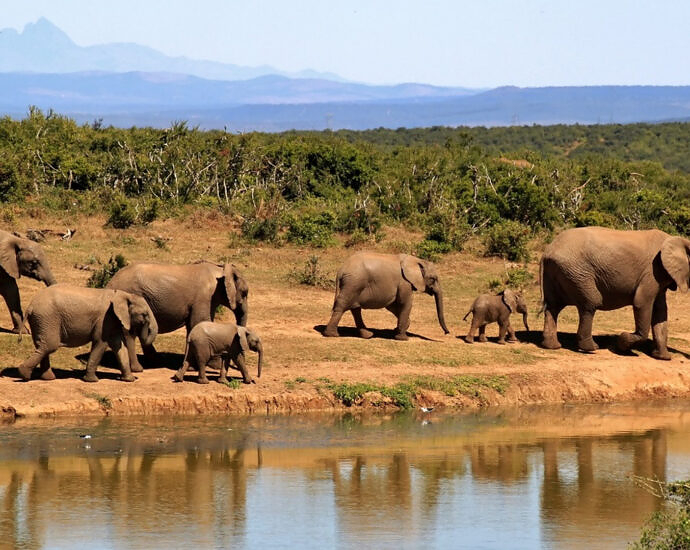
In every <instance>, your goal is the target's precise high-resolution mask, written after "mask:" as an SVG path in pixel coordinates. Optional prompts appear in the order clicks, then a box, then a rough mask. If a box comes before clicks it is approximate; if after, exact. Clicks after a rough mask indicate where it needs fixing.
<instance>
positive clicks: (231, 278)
mask: <svg viewBox="0 0 690 550" xmlns="http://www.w3.org/2000/svg"><path fill="white" fill-rule="evenodd" d="M0 268H2V269H0V293H2V296H3V298H4V299H5V301H6V303H7V306H8V308H9V310H10V313H11V316H12V321H13V325H14V327H13V332H17V333H19V335H20V336H19V337H20V339H21V334H22V332H24V331H25V330H26V328H25V324H26V323H27V322H28V325H29V327H30V328H31V336H32V338H33V342H34V346H35V351H34V353H33V354H32V355H31V356H30V357H29V358H27V359H26V360H25V361H24V362H23V363H22V364H21V365H20V366H19V369H18V370H19V374H20V376H21V377H22V378H23V379H25V380H29V379H31V378H32V377H40V378H41V379H44V380H51V379H53V378H55V375H54V373H53V372H52V370H51V367H50V354H51V353H53V352H54V351H56V350H57V349H58V348H59V347H61V346H67V347H76V346H82V345H85V344H87V343H91V352H90V354H89V358H88V361H87V366H86V374H85V376H84V380H85V381H87V382H96V381H97V380H98V378H97V376H96V368H97V366H98V364H99V362H100V360H101V358H102V356H103V353H104V352H105V351H106V349H107V348H110V349H112V351H113V352H114V353H115V356H116V359H117V363H118V366H119V368H120V370H121V380H124V381H132V380H134V379H135V377H134V375H133V374H132V373H133V372H141V371H142V370H143V368H142V366H141V364H140V363H139V360H138V358H137V355H136V347H135V344H136V340H137V339H138V340H139V341H140V343H141V346H142V349H143V351H144V356H145V358H146V360H147V362H150V361H151V360H152V359H153V358H154V357H155V353H156V352H155V348H154V347H153V342H154V339H155V338H156V336H157V334H161V333H167V332H172V331H174V330H177V329H178V328H181V327H185V328H186V330H187V338H186V345H185V355H184V361H183V364H182V367H181V368H180V369H179V371H177V373H176V374H175V376H174V377H173V379H174V380H177V381H180V382H181V381H183V379H184V374H185V372H186V371H187V369H188V368H189V366H193V367H194V368H196V369H197V370H198V372H199V377H198V381H199V382H200V383H208V378H207V376H206V366H207V365H212V366H214V367H215V368H218V369H219V371H220V376H219V381H220V382H226V381H227V369H228V367H229V366H230V364H231V362H232V363H234V365H235V366H236V367H237V368H238V369H239V370H240V372H241V373H242V379H243V381H244V382H245V383H251V382H253V379H252V377H251V375H250V374H249V372H248V371H247V368H246V364H245V357H244V354H245V352H246V351H247V350H252V351H255V352H257V353H258V356H259V363H258V376H261V366H262V362H263V346H262V343H261V339H260V337H259V336H258V335H257V334H256V332H255V331H253V330H251V329H249V328H247V327H246V325H247V318H248V312H249V309H248V293H249V286H248V284H247V281H246V280H245V278H244V277H243V276H242V274H241V273H240V272H239V271H238V270H237V268H236V267H235V266H234V265H232V264H224V265H217V264H213V263H210V262H205V261H202V262H197V263H193V264H188V265H170V264H153V263H140V264H134V265H131V266H127V267H124V268H123V269H121V270H120V271H118V272H117V273H116V274H115V276H114V277H113V278H112V279H111V281H110V282H109V283H108V285H107V287H106V288H104V289H93V288H81V287H76V286H71V285H65V284H56V281H55V278H54V277H53V275H52V273H51V271H50V268H49V266H48V262H47V259H46V257H45V254H44V253H43V251H42V250H41V248H40V246H39V245H38V244H36V243H34V242H33V241H30V240H28V239H23V238H21V237H18V236H16V235H15V234H12V233H7V232H4V231H0ZM21 275H25V276H28V277H31V278H33V279H36V280H39V281H42V282H44V283H45V284H46V286H47V287H48V288H45V289H43V290H41V291H39V292H38V293H37V294H36V296H35V297H34V299H33V301H32V302H31V304H30V305H29V307H28V308H27V309H26V313H25V314H22V310H21V305H20V300H19V291H18V288H17V283H16V279H17V278H19V277H20V276H21ZM539 280H540V286H541V292H542V309H543V312H544V330H543V341H542V346H543V347H545V348H548V349H556V348H559V347H560V343H559V341H558V339H557V320H558V315H559V313H560V312H561V310H562V309H563V308H564V307H566V306H575V307H576V308H577V310H578V314H579V325H578V329H577V346H578V349H579V350H581V351H585V352H592V351H594V350H596V349H597V345H596V343H595V342H594V340H593V339H592V321H593V318H594V313H595V312H596V311H597V310H613V309H617V308H621V307H624V306H632V307H633V313H634V317H635V332H633V333H625V332H624V333H622V334H620V335H619V336H618V338H617V348H618V349H619V350H620V351H628V350H630V349H631V348H632V347H633V346H635V345H637V344H639V343H641V342H643V341H645V340H646V339H647V337H648V335H649V331H650V329H651V331H652V337H653V341H654V350H653V352H652V355H653V357H655V358H657V359H670V354H669V352H668V347H667V339H668V312H667V306H666V291H667V290H669V289H670V290H677V289H680V290H681V291H683V292H685V291H687V290H688V285H689V284H690V240H688V239H685V238H682V237H675V236H670V235H668V234H666V233H664V232H663V231H659V230H647V231H619V230H613V229H607V228H602V227H583V228H575V229H568V230H565V231H563V232H562V233H560V234H559V235H558V236H556V238H555V239H554V240H553V242H551V243H550V244H549V245H548V246H547V247H546V249H545V251H544V253H543V256H542V259H541V262H540V268H539ZM335 285H336V290H335V300H334V303H333V308H332V312H331V317H330V320H329V322H328V324H327V326H326V327H325V329H324V331H323V335H324V336H331V337H332V336H338V323H339V322H340V320H341V318H342V316H343V314H344V313H345V312H346V311H351V312H352V316H353V318H354V321H355V325H356V327H357V330H358V334H359V336H360V337H362V338H370V337H371V336H372V335H373V333H372V332H371V331H370V330H369V329H367V327H366V326H365V324H364V320H363V319H362V309H381V308H386V309H388V310H389V311H390V312H391V313H393V314H394V315H395V316H396V317H397V320H398V322H397V326H396V329H395V333H394V338H395V339H396V340H407V339H408V335H407V329H408V328H409V324H410V312H411V309H412V298H413V293H414V292H415V291H422V292H425V293H426V294H428V295H431V296H433V297H434V299H435V302H436V313H437V317H438V321H439V324H440V326H441V328H442V329H443V331H444V332H445V333H446V334H448V332H449V331H448V328H447V326H446V322H445V318H444V307H443V291H442V289H441V284H440V281H439V276H438V273H437V271H436V268H435V266H434V265H433V264H432V263H431V262H428V261H426V260H423V259H420V258H416V257H414V256H410V255H406V254H398V255H394V254H378V253H369V252H359V253H356V254H354V255H352V256H351V257H350V258H348V259H347V260H346V261H345V263H344V264H343V266H342V267H341V268H340V270H339V271H338V274H337V276H336V281H335ZM220 305H222V306H225V307H228V308H229V309H230V310H232V312H233V313H234V316H235V321H236V322H234V323H233V322H230V323H222V324H220V323H215V322H214V321H213V319H214V316H215V312H216V309H217V307H218V306H220ZM514 312H518V313H522V315H523V322H524V324H525V328H526V329H527V330H528V331H529V327H528V325H527V305H526V303H525V301H524V298H523V297H522V295H521V294H520V293H517V292H513V291H512V290H510V289H505V290H504V291H503V292H501V293H500V294H498V295H495V296H493V295H486V294H485V295H481V296H479V297H477V299H476V300H475V301H474V303H473V304H472V306H471V308H470V310H469V311H468V312H467V314H466V315H465V318H467V316H468V315H469V314H470V313H472V324H471V327H470V330H469V332H468V334H467V336H466V337H465V341H467V342H468V343H472V342H473V341H474V335H475V332H477V331H478V332H479V341H480V342H484V341H486V334H485V328H486V325H487V324H489V323H493V322H496V323H498V325H499V339H498V342H499V343H501V344H502V343H505V341H506V336H507V337H508V338H507V340H508V341H516V337H515V331H514V330H513V328H512V327H511V325H510V314H511V313H514Z"/></svg>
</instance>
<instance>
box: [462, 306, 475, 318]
mask: <svg viewBox="0 0 690 550" xmlns="http://www.w3.org/2000/svg"><path fill="white" fill-rule="evenodd" d="M473 310H474V308H470V310H469V311H468V312H467V313H465V316H464V317H463V318H462V320H463V321H467V316H468V315H469V314H470V313H472V311H473Z"/></svg>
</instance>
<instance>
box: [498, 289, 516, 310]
mask: <svg viewBox="0 0 690 550" xmlns="http://www.w3.org/2000/svg"><path fill="white" fill-rule="evenodd" d="M501 297H502V300H503V303H504V304H505V305H506V307H507V308H508V311H510V312H511V313H515V310H516V309H517V302H518V300H517V296H516V295H515V293H514V292H513V291H512V290H510V289H509V288H506V289H505V290H504V291H503V292H501Z"/></svg>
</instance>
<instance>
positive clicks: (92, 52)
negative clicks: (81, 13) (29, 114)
mask: <svg viewBox="0 0 690 550" xmlns="http://www.w3.org/2000/svg"><path fill="white" fill-rule="evenodd" d="M79 71H106V72H129V71H145V72H170V73H181V74H189V75H195V76H199V77H202V78H209V79H214V80H242V79H248V78H255V77H257V76H261V75H266V74H283V75H285V76H292V77H295V78H299V77H307V78H326V79H329V80H342V78H340V77H339V76H338V75H335V74H333V73H319V72H316V71H311V70H306V71H302V72H298V73H285V72H282V71H279V70H278V69H275V68H274V67H269V66H262V67H243V66H239V65H232V64H228V63H218V62H215V61H200V60H194V59H188V58H186V57H170V56H167V55H164V54H162V53H160V52H158V51H156V50H154V49H152V48H148V47H146V46H140V45H138V44H131V43H115V44H102V45H97V46H86V47H82V46H78V45H77V44H75V43H74V42H73V41H72V40H71V39H70V37H69V36H67V34H65V33H64V32H63V31H61V30H60V29H59V28H58V27H56V26H55V25H53V24H52V23H51V22H50V21H48V20H47V19H45V18H40V19H39V20H38V21H36V23H29V24H28V25H26V26H25V27H24V30H23V31H22V32H17V31H16V30H15V29H11V28H7V29H2V30H1V31H0V72H37V73H73V72H79Z"/></svg>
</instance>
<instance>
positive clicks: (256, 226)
mask: <svg viewBox="0 0 690 550" xmlns="http://www.w3.org/2000/svg"><path fill="white" fill-rule="evenodd" d="M281 228H282V224H281V223H280V220H279V219H278V218H277V217H273V218H264V219H261V218H246V219H245V220H244V221H243V222H242V227H241V231H242V234H243V235H244V236H245V237H246V238H248V239H249V240H251V241H262V242H267V243H273V244H279V243H280V230H281Z"/></svg>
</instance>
